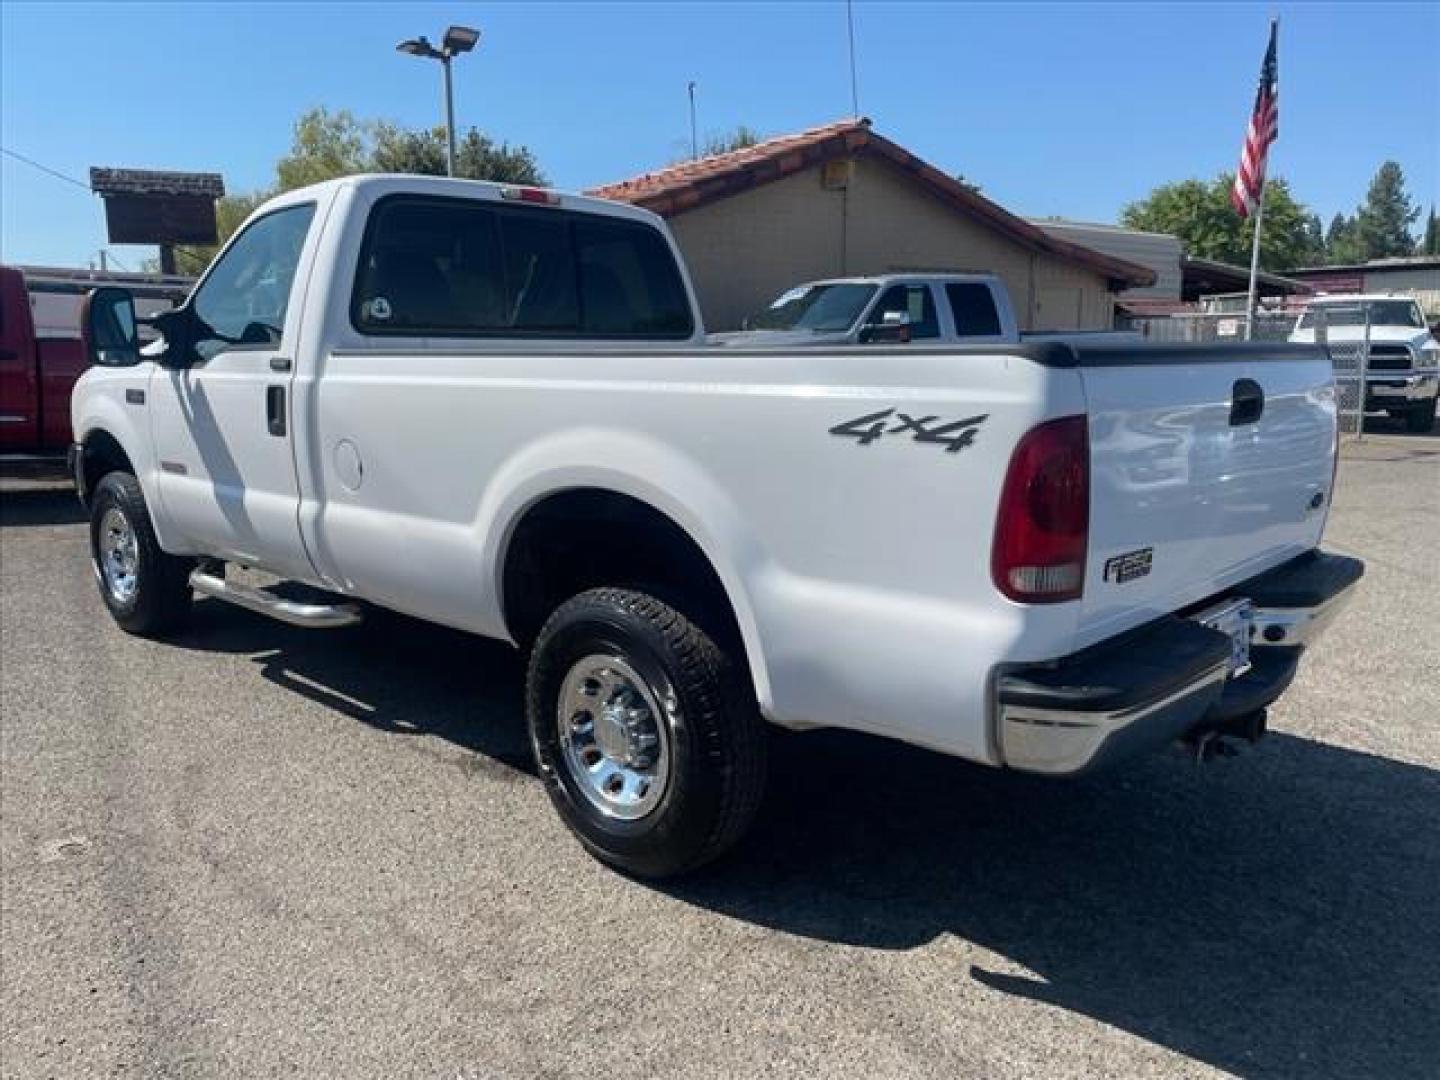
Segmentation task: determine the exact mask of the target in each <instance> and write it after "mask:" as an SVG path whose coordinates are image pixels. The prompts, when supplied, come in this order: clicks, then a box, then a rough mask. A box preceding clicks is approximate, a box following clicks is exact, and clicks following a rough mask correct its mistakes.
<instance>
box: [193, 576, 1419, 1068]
mask: <svg viewBox="0 0 1440 1080" xmlns="http://www.w3.org/2000/svg"><path fill="white" fill-rule="evenodd" d="M196 612H197V619H196V621H195V626H194V627H193V628H192V629H191V630H190V631H189V632H187V634H186V635H185V637H183V638H181V639H179V641H178V642H177V644H180V645H182V646H185V647H188V648H195V649H203V650H217V651H227V652H243V653H252V654H254V658H255V660H256V661H257V662H258V663H259V665H260V672H261V674H262V675H263V676H264V677H265V678H267V679H270V680H272V681H274V682H276V683H278V684H280V685H284V686H287V687H289V688H290V689H292V690H294V691H295V692H296V693H299V694H302V695H304V696H305V697H307V698H309V699H311V700H314V701H317V702H320V703H322V704H324V705H326V706H327V707H329V708H333V709H335V710H337V711H338V712H340V713H342V714H344V715H347V716H351V717H354V718H355V719H356V720H358V721H360V722H362V723H365V724H369V725H371V726H373V727H376V728H379V729H381V730H384V731H387V732H392V733H394V734H397V735H414V734H430V735H435V736H438V737H440V738H445V739H448V740H450V741H452V742H454V743H456V744H457V745H460V746H463V747H466V748H467V749H469V750H472V751H474V752H475V753H476V754H477V755H479V756H480V757H479V759H478V760H481V761H484V762H485V764H484V765H481V766H477V767H479V768H483V769H486V770H489V769H490V768H491V766H492V765H493V766H497V767H499V768H500V769H501V770H502V771H503V772H505V773H507V774H510V775H517V774H512V773H510V770H523V771H526V772H528V771H529V770H530V764H529V751H528V746H527V743H526V737H525V733H524V725H523V718H522V715H521V684H522V679H523V672H522V670H521V665H520V662H519V659H518V656H517V654H516V653H515V652H514V651H513V650H510V649H509V648H507V647H504V646H500V645H495V644H490V643H486V642H484V641H480V640H478V639H476V638H473V637H471V636H469V635H465V634H460V633H456V632H452V631H447V630H443V629H439V628H436V627H433V626H428V625H426V624H422V623H418V622H414V621H412V620H409V619H405V618H403V617H400V616H394V615H390V614H388V613H383V612H379V613H375V614H374V615H373V616H372V617H371V618H370V619H369V621H367V623H366V624H364V625H362V626H360V627H357V628H354V629H351V630H345V631H336V632H331V633H325V634H321V633H316V632H312V631H303V630H295V629H292V628H288V627H284V626H280V625H277V624H274V623H271V622H268V621H266V620H264V619H261V618H260V617H257V616H250V615H247V614H243V613H239V612H235V611H233V610H231V609H226V608H224V607H223V606H222V605H219V604H216V603H212V602H202V603H200V604H197V608H196ZM775 751H776V752H775V757H774V763H773V778H774V781H775V782H773V783H772V784H771V795H770V797H769V800H768V802H767V804H766V806H765V807H764V809H763V811H762V813H761V816H760V819H759V821H758V822H757V823H756V827H755V829H754V831H753V833H752V834H751V836H750V838H749V839H748V840H747V841H746V842H745V843H744V844H743V845H742V846H741V848H740V849H739V850H738V851H736V852H735V853H734V854H733V855H732V856H730V857H728V858H727V859H725V860H723V861H722V862H720V863H719V864H717V865H715V866H713V867H711V868H709V869H707V870H705V871H702V872H701V873H699V874H698V875H695V876H692V877H690V878H686V879H682V880H681V881H679V882H669V883H662V884H660V885H658V886H657V885H652V886H645V885H643V884H641V885H638V886H637V887H653V888H659V889H661V890H662V891H664V892H665V893H666V894H668V895H670V896H672V897H675V898H678V899H681V900H683V901H685V902H687V903H690V904H693V905H696V906H698V907H702V908H705V909H707V910H710V911H714V912H717V913H719V914H722V915H724V916H727V917H730V918H734V919H738V920H742V921H745V922H747V923H751V924H755V925H758V926H764V927H768V928H771V929H774V930H777V931H781V932H783V933H786V934H792V935H797V936H802V937H806V938H810V939H815V940H818V941H825V942H835V943H840V944H844V945H847V946H852V947H861V948H869V949H885V950H905V949H913V948H917V947H920V946H924V945H926V944H927V943H929V942H932V941H934V940H935V939H937V938H939V937H941V936H942V935H947V934H948V935H954V936H955V937H957V938H959V939H962V940H963V941H965V942H969V943H971V944H973V945H974V946H976V947H977V955H976V958H975V960H974V962H973V963H972V964H971V966H969V967H968V968H967V969H957V970H956V971H955V972H954V979H953V983H954V990H955V992H956V993H957V994H960V993H963V990H962V985H963V984H964V983H965V981H966V980H974V981H975V982H978V983H981V984H983V985H984V986H986V987H988V988H990V989H992V990H996V991H999V992H1002V993H1005V994H1011V995H1015V996H1016V997H1023V998H1028V999H1032V1000H1035V1001H1040V1002H1044V1003H1047V1004H1050V1005H1053V1006H1056V1007H1059V1008H1063V1009H1067V1010H1071V1011H1073V1012H1076V1013H1079V1014H1082V1015H1085V1016H1088V1017H1092V1018H1094V1019H1096V1020H1098V1021H1100V1022H1102V1023H1104V1024H1107V1025H1110V1026H1113V1027H1116V1028H1119V1029H1121V1030H1124V1031H1127V1032H1131V1033H1133V1034H1135V1035H1137V1036H1140V1037H1141V1038H1144V1039H1148V1040H1151V1041H1153V1042H1155V1043H1157V1044H1159V1045H1161V1046H1164V1047H1168V1048H1170V1049H1172V1050H1175V1051H1177V1052H1179V1053H1182V1054H1185V1055H1188V1056H1190V1057H1192V1058H1194V1059H1196V1060H1197V1061H1201V1062H1205V1063H1207V1064H1209V1065H1212V1066H1215V1067H1218V1068H1221V1069H1224V1070H1227V1071H1230V1072H1232V1073H1236V1074H1238V1075H1242V1076H1278V1075H1284V1076H1295V1075H1304V1076H1316V1075H1323V1076H1360V1075H1366V1076H1387V1077H1398V1076H1412V1075H1413V1076H1420V1075H1429V1076H1433V1075H1435V1070H1436V1065H1437V1062H1440V917H1437V916H1440V772H1437V771H1436V770H1433V769H1428V768H1423V767H1421V766H1417V765H1410V764H1405V763H1402V762H1398V761H1392V760H1387V759H1385V758H1380V757H1376V756H1373V755H1369V754H1364V753H1359V752H1356V751H1351V750H1346V749H1343V748H1340V747H1336V746H1330V745H1326V744H1324V743H1320V742H1315V741H1313V740H1309V739H1304V738H1299V737H1295V736H1290V735H1285V734H1275V735H1272V736H1271V737H1270V738H1269V739H1267V740H1266V741H1265V742H1263V743H1262V744H1260V746H1259V747H1257V748H1256V749H1255V750H1254V751H1251V752H1249V753H1246V754H1244V755H1242V757H1241V758H1240V759H1238V760H1236V761H1231V762H1222V763H1219V764H1216V765H1212V766H1208V767H1206V768H1204V769H1198V768H1196V767H1194V766H1191V765H1189V764H1188V763H1187V762H1185V761H1184V760H1181V759H1180V758H1179V756H1178V754H1177V755H1163V754H1162V755H1158V756H1156V757H1153V758H1150V759H1146V760H1144V761H1141V762H1139V763H1136V764H1135V765H1134V766H1132V767H1129V768H1125V769H1121V770H1119V771H1116V772H1112V773H1109V774H1105V775H1102V776H1099V777H1095V778H1090V779H1085V780H1081V781H1075V782H1069V783H1066V782H1056V781H1044V780H1039V779H1034V778H1028V777H1023V776H1017V775H1012V774H1006V773H1002V772H999V771H995V770H989V769H984V768H981V767H978V766H972V765H967V764H965V763H962V762H958V761H955V760H952V759H948V758H944V757H941V756H939V755H935V754H930V753H926V752H924V751H920V750H916V749H913V748H910V747H906V746H903V745H900V744H896V743H892V742H889V741H886V740H881V739H875V738H870V737H865V736H859V735H852V734H849V733H841V732H816V733H812V734H806V735H783V736H777V738H776V740H775Z"/></svg>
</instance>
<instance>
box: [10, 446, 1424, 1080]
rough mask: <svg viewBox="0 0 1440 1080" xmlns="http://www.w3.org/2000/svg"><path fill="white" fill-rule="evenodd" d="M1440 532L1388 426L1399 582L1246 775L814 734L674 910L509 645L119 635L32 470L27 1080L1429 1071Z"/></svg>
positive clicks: (22, 524) (75, 543)
mask: <svg viewBox="0 0 1440 1080" xmlns="http://www.w3.org/2000/svg"><path fill="white" fill-rule="evenodd" d="M1392 431H1393V429H1392ZM1437 538H1440V437H1426V438H1407V437H1404V436H1402V435H1397V434H1393V433H1392V434H1388V435H1377V436H1372V437H1371V438H1370V439H1368V440H1367V442H1366V443H1364V444H1363V445H1359V446H1354V445H1352V446H1351V447H1350V448H1349V449H1348V451H1347V456H1346V460H1345V461H1344V462H1343V463H1342V466H1341V472H1340V486H1339V492H1338V496H1337V500H1336V505H1335V508H1334V512H1333V516H1332V518H1331V523H1330V536H1329V546H1330V547H1332V548H1333V549H1336V550H1340V551H1344V552H1349V553H1353V554H1356V555H1360V556H1362V557H1363V558H1364V559H1365V560H1366V561H1367V562H1368V564H1369V573H1368V575H1367V577H1366V580H1365V583H1364V585H1363V592H1362V593H1361V595H1360V596H1359V598H1358V599H1357V600H1356V602H1355V603H1354V604H1353V605H1352V606H1351V607H1350V609H1349V610H1348V611H1347V612H1346V614H1345V615H1344V616H1343V618H1342V620H1341V621H1340V622H1339V623H1338V624H1337V625H1336V626H1335V628H1334V629H1333V630H1332V631H1331V633H1330V636H1329V637H1327V638H1326V639H1325V640H1324V641H1323V642H1322V643H1321V644H1320V645H1319V646H1318V647H1317V648H1316V649H1315V650H1314V652H1313V653H1312V654H1311V656H1310V657H1309V658H1308V659H1307V662H1306V665H1305V667H1304V669H1302V673H1301V677H1300V679H1299V681H1298V683H1297V684H1296V686H1295V687H1294V688H1293V689H1292V690H1291V692H1290V694H1289V695H1288V696H1287V697H1286V698H1285V700H1284V701H1283V703H1282V704H1281V705H1280V706H1279V707H1278V708H1277V709H1276V710H1274V713H1273V726H1274V729H1275V730H1274V734H1273V735H1272V736H1271V737H1270V738H1269V739H1267V740H1266V741H1265V742H1263V743H1262V744H1261V745H1260V746H1259V747H1257V748H1256V749H1254V750H1253V751H1249V752H1247V753H1245V754H1243V755H1242V756H1241V757H1239V758H1238V759H1236V760H1233V761H1227V762H1222V763H1219V764H1217V765H1214V766H1211V767H1207V768H1204V769H1197V768H1194V767H1192V766H1191V765H1190V764H1189V763H1187V762H1186V761H1184V760H1183V759H1182V758H1181V757H1180V756H1179V755H1178V754H1176V755H1160V756H1157V757H1154V758H1150V759H1147V760H1144V761H1141V762H1138V763H1136V764H1135V765H1133V766H1132V767H1129V768H1126V769H1123V770H1121V771H1119V772H1116V773H1112V774H1109V775H1107V776H1103V777H1099V778H1095V779H1092V780H1086V781H1083V782H1076V783H1046V782H1039V781H1035V780H1029V779H1026V778H1020V777H1013V776H1007V775H1003V774H1000V773H995V772H991V771H988V770H984V769H980V768H976V767H973V766H968V765H965V764H963V763H960V762H955V761H950V760H947V759H943V758H940V757H937V756H934V755H930V754H926V753H923V752H919V751H915V750H912V749H909V748H906V747H903V746H898V745H892V744H888V743H884V742H881V741H878V740H872V739H866V738H861V737H854V736H846V735H842V734H837V733H819V734H813V735H806V736H795V737H788V738H785V739H783V740H781V741H780V742H781V745H780V747H779V755H778V760H777V764H776V768H775V774H776V781H777V782H776V783H775V785H774V793H773V796H772V798H771V800H770V802H769V803H768V805H767V807H766V809H765V811H764V814H763V816H762V819H761V821H760V823H759V826H758V827H757V829H756V830H755V832H754V834H753V836H752V838H751V839H750V840H749V841H747V843H746V844H745V845H744V846H743V847H742V848H741V849H740V850H739V851H738V852H736V854H735V855H734V856H733V857H731V858H729V859H728V860H726V861H725V862H723V863H722V864H720V865H718V866H716V867H714V868H712V869H710V870H708V871H706V872H705V873H703V874H702V875H700V876H698V877H696V878H693V879H690V880H687V881H685V882H683V883H681V884H676V885H667V886H664V887H654V886H649V885H644V884H640V883H636V882H633V881H629V880H627V879H625V878H623V877H621V876H619V875H617V874H615V873H612V872H610V871H608V870H606V869H604V868H602V867H601V866H599V865H598V864H596V863H594V862H593V861H591V860H590V859H589V858H587V857H586V856H585V855H584V854H583V853H582V852H581V851H580V849H579V847H578V846H577V845H576V844H575V843H574V842H572V841H571V839H570V838H569V836H568V835H567V834H566V833H565V832H564V830H563V829H562V827H561V826H560V824H559V823H558V821H557V819H556V818H555V817H554V815H553V814H552V813H551V810H550V808H549V805H548V803H547V801H546V799H545V796H544V794H543V793H542V792H541V790H540V788H539V786H538V785H537V784H536V783H535V782H534V781H533V779H532V778H531V776H530V774H529V764H528V760H527V751H526V747H525V742H524V738H523V730H522V723H521V716H520V710H519V685H520V669H519V665H518V663H517V661H516V659H515V658H514V656H513V655H512V654H511V653H510V652H509V651H508V650H506V649H504V648H500V647H497V646H494V645H490V644H487V643H485V642H483V641H478V640H476V639H473V638H468V637H466V636H463V635H460V634H455V633H451V632H448V631H444V630H439V629H435V628H431V627H427V626H424V625H421V624H418V623H414V622H410V621H408V620H403V619H400V618H398V617H389V616H381V617H379V618H376V619H374V620H372V621H370V622H368V623H367V624H366V625H364V626H362V627H359V628H356V629H353V630H346V631H338V632H333V633H328V634H327V633H317V632H308V633H307V632H305V631H300V630H293V629H290V628H287V627H284V626H281V625H279V624H275V623H272V622H269V621H267V620H265V619H262V618H260V617H257V616H253V615H250V614H248V613H245V612H242V611H239V610H235V609H230V608H225V607H222V606H219V605H216V604H214V603H208V602H207V603H200V604H198V605H197V609H196V614H197V618H196V620H195V623H194V626H193V628H192V629H191V630H189V631H187V633H186V635H185V636H184V637H183V638H181V639H180V640H179V641H176V642H172V643H169V644H156V643H152V642H146V641H141V640H137V639H133V638H129V637H126V636H125V635H124V634H122V633H120V632H119V631H118V630H117V629H116V628H115V627H114V626H113V625H112V624H111V622H110V621H109V619H108V618H107V617H106V616H105V614H104V612H103V609H102V608H101V606H100V603H99V600H98V598H97V597H96V596H95V590H94V585H93V583H92V581H91V578H90V571H89V568H88V566H87V565H86V545H85V527H84V525H83V524H82V522H81V519H80V514H79V510H78V507H76V506H75V505H74V503H73V500H72V497H71V496H70V495H69V494H68V493H67V492H64V491H61V490H57V489H56V488H54V487H53V486H49V487H47V486H46V485H44V484H37V483H33V482H19V481H14V480H12V481H7V483H6V487H5V489H4V498H3V530H0V589H3V592H0V597H3V610H0V634H3V683H0V692H3V698H0V706H3V708H0V724H3V727H0V767H3V773H0V796H3V803H0V859H3V864H0V977H3V1017H0V1021H3V1022H0V1072H3V1075H5V1076H7V1077H17V1078H18V1077H90V1076H123V1077H142V1076H143V1077H170V1076H184V1077H190V1076H197V1077H198V1076H205V1077H209V1076H243V1077H266V1076H278V1075H299V1076H346V1077H361V1076H375V1077H387V1078H389V1077H400V1076H422V1077H443V1078H446V1080H452V1078H462V1077H463V1078H467V1080H469V1078H476V1080H478V1078H482V1077H483V1078H491V1077H522V1076H524V1077H529V1076H547V1077H585V1078H591V1077H595V1076H601V1075H625V1076H629V1077H651V1076H654V1077H661V1076H677V1075H684V1076H686V1077H708V1076H717V1077H720V1076H724V1077H734V1076H749V1075H765V1076H803V1077H811V1076H816V1075H825V1076H886V1077H889V1076H936V1077H938V1076H944V1077H954V1076H968V1075H984V1076H989V1077H1009V1076H1044V1077H1070V1076H1074V1077H1080V1076H1094V1075H1111V1076H1120V1075H1123V1076H1130V1077H1142V1076H1160V1075H1164V1076H1176V1075H1208V1074H1212V1073H1213V1072H1215V1071H1221V1072H1228V1073H1233V1074H1239V1075H1243V1076H1285V1077H1292V1076H1322V1075H1323V1076H1346V1077H1351V1076H1362V1075H1364V1076H1385V1077H1400V1076H1422V1075H1429V1076H1435V1075H1436V1074H1437V1071H1440V986H1437V983H1440V919H1437V913H1440V574H1437V571H1436V564H1437V559H1436V551H1437V548H1436V544H1437Z"/></svg>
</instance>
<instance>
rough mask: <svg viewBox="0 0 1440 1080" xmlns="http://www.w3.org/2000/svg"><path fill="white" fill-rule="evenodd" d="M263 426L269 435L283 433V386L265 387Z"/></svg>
mask: <svg viewBox="0 0 1440 1080" xmlns="http://www.w3.org/2000/svg"><path fill="white" fill-rule="evenodd" d="M265 426H266V427H267V428H268V429H269V430H270V434H271V435H278V436H280V437H282V438H283V437H284V435H285V387H283V386H267V387H266V388H265Z"/></svg>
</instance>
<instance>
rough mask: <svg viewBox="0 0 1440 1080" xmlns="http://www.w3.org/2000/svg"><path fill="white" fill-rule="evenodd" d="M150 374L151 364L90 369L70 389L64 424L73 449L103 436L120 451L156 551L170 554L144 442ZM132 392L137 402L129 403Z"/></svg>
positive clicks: (148, 442)
mask: <svg viewBox="0 0 1440 1080" xmlns="http://www.w3.org/2000/svg"><path fill="white" fill-rule="evenodd" d="M153 371H154V365H153V364H138V365H136V366H134V367H124V368H101V367H92V368H90V369H89V370H88V371H86V372H85V373H84V374H83V375H82V376H81V377H80V379H79V380H78V381H77V382H76V383H75V389H74V391H73V393H72V395H71V398H70V422H71V427H72V428H73V430H74V432H75V436H74V438H75V443H76V445H77V446H80V447H82V448H83V447H85V446H86V445H87V443H88V442H91V441H93V438H94V436H95V435H96V434H97V433H99V432H104V433H105V434H107V435H109V436H110V437H111V438H112V439H114V440H115V441H116V442H117V443H118V444H119V445H120V449H121V450H122V451H124V453H125V456H126V458H128V459H129V461H130V467H131V469H132V471H133V472H134V474H135V479H136V480H138V481H139V483H140V490H141V491H142V492H144V494H145V504H146V506H147V507H148V508H149V510H150V521H151V524H152V526H153V527H154V529H155V537H156V539H157V540H158V541H159V543H160V546H161V547H162V548H164V549H166V550H170V549H171V543H172V540H173V532H174V530H173V529H171V528H170V527H169V524H168V522H167V521H166V519H165V514H164V507H163V505H162V503H161V501H160V491H159V485H158V483H157V480H158V478H157V476H156V473H155V455H154V453H153V451H152V447H151V440H150V430H149V417H150V413H149V410H148V406H147V404H146V401H145V397H144V396H143V395H148V393H149V389H150V376H151V374H152V373H153ZM127 391H128V392H129V394H128V396H127ZM136 392H138V393H139V394H140V395H142V397H140V398H139V399H138V400H133V399H134V395H135V393H136Z"/></svg>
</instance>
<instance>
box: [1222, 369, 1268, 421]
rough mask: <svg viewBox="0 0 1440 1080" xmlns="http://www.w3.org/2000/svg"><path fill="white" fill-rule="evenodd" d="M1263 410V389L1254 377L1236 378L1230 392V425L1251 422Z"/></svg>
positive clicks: (1256, 418) (1257, 417) (1257, 418)
mask: <svg viewBox="0 0 1440 1080" xmlns="http://www.w3.org/2000/svg"><path fill="white" fill-rule="evenodd" d="M1264 411H1265V391H1264V390H1262V389H1261V388H1260V384H1259V383H1257V382H1256V381H1255V380H1254V379H1236V380H1235V385H1234V387H1233V388H1232V389H1231V393H1230V426H1231V427H1240V426H1241V425H1243V424H1253V423H1255V421H1257V420H1259V419H1260V416H1261V414H1262V413H1264Z"/></svg>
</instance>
